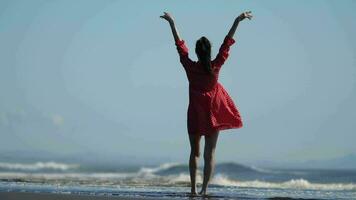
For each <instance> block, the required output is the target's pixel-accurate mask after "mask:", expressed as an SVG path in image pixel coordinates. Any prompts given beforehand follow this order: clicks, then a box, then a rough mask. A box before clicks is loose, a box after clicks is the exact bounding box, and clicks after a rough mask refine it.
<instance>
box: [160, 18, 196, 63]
mask: <svg viewBox="0 0 356 200" xmlns="http://www.w3.org/2000/svg"><path fill="white" fill-rule="evenodd" d="M160 17H161V18H163V19H165V20H167V21H168V22H169V25H170V27H171V30H172V34H173V37H174V41H175V45H176V46H177V50H178V54H179V58H180V62H181V63H182V65H183V67H184V68H185V69H186V70H187V69H189V68H190V67H191V66H192V65H193V64H194V62H193V61H192V60H191V59H190V58H189V55H188V47H187V46H186V45H185V41H184V40H182V39H181V38H180V36H179V33H178V31H177V29H176V26H175V23H174V20H173V18H172V16H171V15H170V14H169V13H166V12H164V15H162V16H160Z"/></svg>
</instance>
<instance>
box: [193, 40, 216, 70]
mask: <svg viewBox="0 0 356 200" xmlns="http://www.w3.org/2000/svg"><path fill="white" fill-rule="evenodd" d="M195 53H196V54H197V56H198V59H199V61H200V62H201V63H202V64H203V66H204V69H205V70H206V72H208V73H209V74H213V70H212V65H211V44H210V41H209V40H208V38H206V37H205V36H203V37H201V38H200V39H199V40H197V42H196V44H195Z"/></svg>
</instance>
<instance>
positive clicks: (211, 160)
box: [160, 11, 252, 195]
mask: <svg viewBox="0 0 356 200" xmlns="http://www.w3.org/2000/svg"><path fill="white" fill-rule="evenodd" d="M160 17H161V18H163V19H165V20H167V21H168V22H169V25H170V27H171V30H172V33H173V37H174V40H175V44H176V47H177V50H178V54H179V57H180V62H181V64H182V65H183V67H184V69H185V72H186V75H187V78H188V81H189V106H188V112H187V128H188V135H189V141H190V147H191V152H190V158H189V171H190V180H191V194H192V195H196V171H197V162H198V159H199V156H200V150H199V143H200V138H201V136H202V135H204V136H205V146H204V178H203V185H202V189H201V191H200V192H199V193H200V194H202V195H206V190H207V186H208V183H209V181H210V178H211V174H212V173H213V170H214V166H215V157H214V153H215V147H216V143H217V139H218V135H219V131H220V130H226V129H233V128H241V127H242V126H243V123H242V119H241V116H240V113H239V111H238V109H237V107H236V106H235V104H234V102H233V100H232V99H231V97H230V96H229V94H228V93H227V92H226V90H225V89H224V87H223V86H222V85H221V84H220V83H219V82H218V77H219V71H220V68H221V66H222V65H223V64H224V62H225V61H226V59H227V58H228V56H229V50H230V46H231V45H233V44H234V43H235V40H234V39H233V36H234V34H235V31H236V28H237V26H238V24H239V23H240V22H241V21H242V20H244V19H246V18H248V19H251V18H252V15H251V11H248V12H244V13H242V14H241V15H239V16H238V17H237V18H236V19H235V20H234V23H233V25H232V27H231V29H230V30H229V32H228V34H227V35H226V36H225V38H224V41H223V43H222V45H221V46H220V49H219V53H218V54H217V56H216V58H215V59H214V60H211V44H210V41H209V40H208V39H207V38H206V37H204V36H203V37H201V38H200V39H199V40H198V41H197V42H196V46H195V53H196V54H197V57H198V61H192V60H191V59H190V58H189V56H188V48H187V46H186V45H185V41H184V40H182V39H181V38H180V36H179V34H178V31H177V29H176V26H175V22H174V19H173V18H172V16H171V15H170V14H169V13H167V12H164V15H162V16H160Z"/></svg>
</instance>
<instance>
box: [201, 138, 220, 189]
mask: <svg viewBox="0 0 356 200" xmlns="http://www.w3.org/2000/svg"><path fill="white" fill-rule="evenodd" d="M218 136H219V131H218V132H216V133H214V134H211V135H209V136H205V147H204V180H203V186H202V188H201V191H200V194H202V195H206V188H207V187H208V184H209V181H210V178H211V175H212V173H213V171H214V167H215V156H214V154H215V147H216V143H217V141H218Z"/></svg>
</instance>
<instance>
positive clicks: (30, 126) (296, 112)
mask: <svg viewBox="0 0 356 200" xmlns="http://www.w3.org/2000/svg"><path fill="white" fill-rule="evenodd" d="M355 9H356V2H355V1H351V0H350V1H347V0H343V1H331V0H330V1H327V0H323V1H321V0H315V1H305V0H300V1H299V0H298V1H293V0H289V1H277V0H272V1H232V0H222V1H203V0H200V1H163V0H161V1H158V0H154V1H138V0H135V1H133V0H126V1H112V0H105V1H99V0H95V1H94V0H89V1H87V0H77V1H70V0H51V1H47V0H32V1H26V0H21V1H19V0H0V44H1V45H0V137H1V139H0V152H13V151H18V152H31V151H34V152H47V153H54V154H58V155H68V156H69V155H80V154H82V153H88V152H89V153H96V154H100V155H107V156H111V157H113V158H114V157H115V158H117V159H120V158H131V157H134V158H137V159H143V160H144V159H152V158H154V159H158V160H159V159H162V160H167V161H177V162H185V161H187V160H188V156H189V151H190V147H189V139H188V134H187V125H186V117H187V116H186V115H187V108H188V101H189V100H188V81H187V78H186V75H185V72H184V69H183V67H182V66H181V64H180V62H179V58H178V54H177V51H176V47H175V46H174V40H173V36H172V34H171V30H170V28H169V25H168V23H167V22H165V21H164V20H163V19H161V18H159V16H160V15H162V14H163V12H164V11H167V12H169V13H171V14H172V15H173V17H174V19H175V21H176V26H177V29H178V31H179V33H180V35H181V37H182V38H183V39H184V40H185V41H186V43H187V45H188V47H189V48H190V54H189V56H190V57H191V59H193V60H196V59H197V57H196V55H195V53H194V48H193V47H194V45H195V41H196V40H197V39H198V38H200V37H201V36H206V37H207V38H209V40H210V41H211V42H212V56H213V57H214V56H215V55H216V53H217V51H218V48H219V46H220V44H221V43H222V41H223V39H224V37H225V35H226V34H227V33H228V31H229V29H230V27H231V25H232V23H233V20H234V19H235V17H237V16H238V15H239V14H240V13H241V12H243V11H248V10H251V11H252V14H253V15H254V18H253V20H251V21H248V20H246V21H243V22H241V23H240V25H239V27H238V29H237V31H236V33H235V36H234V39H235V40H236V43H235V44H234V45H233V46H232V47H231V49H230V57H229V58H228V60H227V61H226V62H225V64H224V66H223V68H222V70H221V71H220V77H219V81H220V82H221V83H222V84H223V85H224V87H225V89H226V90H227V91H228V93H229V94H230V96H231V97H232V98H233V99H234V102H235V104H236V105H237V106H238V109H239V111H240V113H241V116H242V119H243V121H244V127H243V128H241V129H231V130H225V131H221V132H220V136H219V141H218V144H217V150H216V154H217V155H216V159H217V161H218V162H219V161H221V162H222V161H234V162H254V161H259V160H270V161H279V160H285V161H303V160H313V159H332V158H337V157H341V156H345V155H349V154H355V153H356V145H355V141H356V134H355V133H356V123H355V119H356V106H355V103H354V102H356V38H355V37H354V36H355V35H356V22H355V20H354V19H356V12H354V11H355ZM201 145H202V147H203V145H204V140H202V142H201ZM202 147H201V148H202ZM202 150H203V148H202Z"/></svg>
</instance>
